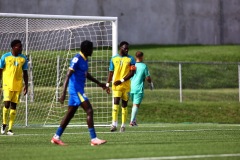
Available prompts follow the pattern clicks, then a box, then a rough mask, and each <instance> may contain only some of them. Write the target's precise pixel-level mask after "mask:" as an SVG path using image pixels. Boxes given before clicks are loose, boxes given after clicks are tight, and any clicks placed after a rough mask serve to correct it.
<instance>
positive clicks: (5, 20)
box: [0, 14, 117, 126]
mask: <svg viewBox="0 0 240 160" xmlns="http://www.w3.org/2000/svg"><path fill="white" fill-rule="evenodd" d="M116 23H117V19H116V18H115V17H86V16H84V17H83V16H50V15H26V14H20V15H19V14H0V24H1V25H0V42H1V43H0V54H1V56H2V55H3V54H4V53H6V52H9V51H11V47H10V44H11V41H12V40H14V39H19V40H21V41H22V44H23V54H25V55H26V56H27V57H28V60H29V61H28V66H29V70H28V74H29V91H28V95H27V96H22V97H21V99H20V103H19V104H18V106H17V117H16V122H15V125H20V126H21V125H59V123H60V121H61V119H62V118H63V116H64V114H65V112H66V110H67V103H68V102H67V99H68V97H67V98H66V101H65V103H64V105H62V104H60V103H59V102H58V98H59V97H60V94H61V91H62V85H63V81H64V80H65V76H66V72H67V70H68V67H69V62H70V60H71V58H72V57H73V56H74V55H75V54H76V53H78V52H79V50H80V43H81V42H82V41H84V40H90V41H92V42H93V43H94V52H93V55H92V57H89V73H91V74H92V75H93V76H94V77H95V78H97V79H98V80H99V81H102V82H106V80H107V75H108V65H109V60H110V58H111V57H112V53H113V52H116V48H117V42H116V39H117V38H115V37H116V36H117V35H116V34H117V31H116V28H117V27H116V25H117V24H116ZM85 92H86V95H87V96H88V98H89V100H90V102H91V104H92V106H93V109H94V122H95V125H108V124H110V121H111V108H112V96H111V95H107V94H106V92H105V91H103V90H102V89H101V88H99V87H98V86H97V85H96V84H95V83H93V82H91V81H87V83H86V90H85ZM1 97H2V96H1ZM2 106H3V103H2ZM1 114H2V107H1ZM70 124H71V125H86V114H85V113H84V111H83V109H82V108H81V107H80V108H79V109H78V111H77V113H76V115H75V116H74V118H73V119H72V121H71V122H70Z"/></svg>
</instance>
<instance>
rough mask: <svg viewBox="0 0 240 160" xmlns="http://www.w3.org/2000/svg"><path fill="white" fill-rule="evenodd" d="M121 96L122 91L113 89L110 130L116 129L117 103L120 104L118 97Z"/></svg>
mask: <svg viewBox="0 0 240 160" xmlns="http://www.w3.org/2000/svg"><path fill="white" fill-rule="evenodd" d="M121 96H122V92H120V91H113V97H114V103H113V109H112V125H111V128H110V131H111V132H114V131H116V130H117V125H118V112H119V104H120V97H121Z"/></svg>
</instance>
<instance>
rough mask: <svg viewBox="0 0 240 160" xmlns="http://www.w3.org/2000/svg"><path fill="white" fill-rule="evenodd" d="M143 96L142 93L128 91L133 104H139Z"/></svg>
mask: <svg viewBox="0 0 240 160" xmlns="http://www.w3.org/2000/svg"><path fill="white" fill-rule="evenodd" d="M143 96H144V94H143V93H130V97H131V99H132V101H133V104H141V102H142V99H143Z"/></svg>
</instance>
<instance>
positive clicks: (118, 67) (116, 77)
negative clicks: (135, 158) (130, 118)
mask: <svg viewBox="0 0 240 160" xmlns="http://www.w3.org/2000/svg"><path fill="white" fill-rule="evenodd" d="M128 50H129V44H128V42H126V41H123V42H121V43H120V52H119V54H117V55H115V56H113V57H112V58H111V60H110V66H109V75H108V80H107V84H106V85H107V86H106V87H109V83H110V82H111V81H112V91H113V98H114V100H113V101H114V104H113V110H112V125H111V129H110V131H111V132H114V131H116V130H117V125H118V111H119V105H120V100H122V125H121V128H120V132H124V131H125V123H126V121H127V115H128V114H127V103H128V99H129V92H130V78H131V77H132V76H133V75H134V71H135V70H136V68H135V60H134V58H133V57H132V56H130V55H128Z"/></svg>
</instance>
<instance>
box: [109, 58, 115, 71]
mask: <svg viewBox="0 0 240 160" xmlns="http://www.w3.org/2000/svg"><path fill="white" fill-rule="evenodd" d="M109 71H114V64H113V58H111V60H110V65H109Z"/></svg>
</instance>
